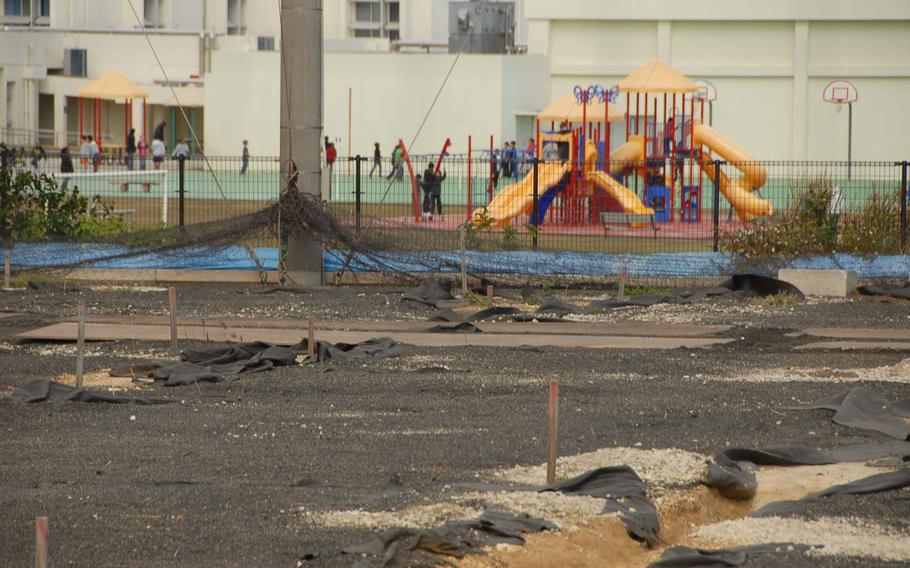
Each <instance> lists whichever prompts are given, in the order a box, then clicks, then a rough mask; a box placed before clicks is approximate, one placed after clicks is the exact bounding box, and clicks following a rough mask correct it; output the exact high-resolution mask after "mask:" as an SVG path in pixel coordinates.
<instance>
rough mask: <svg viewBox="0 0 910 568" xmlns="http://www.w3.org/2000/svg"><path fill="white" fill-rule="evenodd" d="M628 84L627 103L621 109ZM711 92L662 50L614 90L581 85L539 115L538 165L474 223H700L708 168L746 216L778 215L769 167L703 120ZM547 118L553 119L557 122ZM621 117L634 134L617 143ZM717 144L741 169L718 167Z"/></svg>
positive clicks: (721, 155) (723, 155)
mask: <svg viewBox="0 0 910 568" xmlns="http://www.w3.org/2000/svg"><path fill="white" fill-rule="evenodd" d="M621 93H625V99H626V110H625V111H624V112H622V111H619V110H618V109H616V102H617V99H618V98H619V96H620V94H621ZM633 93H634V94H635V97H634V114H633V112H632V109H633V106H632V104H633V100H632V94H633ZM704 102H705V97H704V96H703V87H700V86H699V85H698V84H696V83H695V82H693V81H691V80H690V79H689V78H687V77H685V76H683V75H681V74H679V73H677V72H676V71H674V70H673V69H671V68H670V67H669V66H667V65H666V64H665V63H663V62H661V61H660V60H657V59H655V60H653V61H651V62H650V63H648V64H647V65H645V66H644V67H642V68H640V69H638V70H637V71H635V72H633V73H632V74H631V75H629V76H628V77H626V78H625V79H623V80H622V81H620V82H619V83H618V84H617V85H616V86H614V87H613V88H611V89H609V90H605V89H604V88H603V87H600V86H597V85H594V86H590V87H588V88H583V87H581V86H576V87H575V90H574V93H572V94H570V95H567V96H566V97H564V98H563V99H560V100H559V101H557V102H556V103H554V104H553V105H551V106H550V107H548V108H547V109H545V110H544V111H543V112H541V113H540V114H539V115H538V117H537V138H536V142H537V147H536V158H537V160H538V166H537V171H536V174H535V172H534V171H533V169H532V171H531V172H530V173H528V174H527V175H526V177H525V178H524V179H522V180H521V181H519V182H518V183H515V184H512V185H509V186H506V187H503V188H502V189H500V190H499V191H498V192H497V193H496V194H495V196H493V197H492V198H491V200H490V203H489V204H488V205H487V206H486V207H481V208H478V209H477V210H475V211H474V213H473V218H474V221H475V223H480V222H481V221H482V219H484V218H486V219H492V220H493V223H494V224H495V225H497V226H510V225H511V224H512V223H513V221H515V220H516V219H521V218H527V219H528V222H529V223H531V224H533V225H535V226H539V225H541V224H544V223H547V224H555V225H585V224H592V223H603V224H604V226H605V227H606V224H607V223H608V222H617V223H624V224H626V225H628V226H629V227H636V226H643V225H644V224H646V223H647V222H648V221H650V223H651V225H652V226H654V227H657V226H658V224H661V223H673V222H679V223H701V221H702V212H703V209H704V205H703V197H704V194H705V191H704V184H703V182H702V180H703V178H707V179H709V180H710V181H711V182H712V183H716V185H717V188H718V190H719V191H720V193H721V194H722V195H723V196H724V197H725V198H726V200H727V201H728V202H729V203H730V205H731V206H732V208H733V210H734V211H735V212H736V215H737V216H738V218H739V219H740V220H741V221H748V220H750V219H753V218H755V217H762V216H768V215H771V214H772V212H773V208H772V206H771V203H770V201H767V200H765V199H762V198H761V197H759V196H758V195H756V194H755V192H756V190H758V189H760V188H761V187H762V186H764V184H765V182H766V180H767V173H766V171H765V169H764V167H763V166H762V165H761V164H759V163H757V161H756V158H755V157H754V156H753V155H752V154H750V153H749V152H748V151H747V150H745V149H744V148H742V147H740V146H739V145H737V144H736V143H735V142H733V141H732V140H730V139H729V138H727V137H726V136H724V135H723V134H721V133H720V132H718V131H717V130H715V129H714V128H713V127H711V126H708V125H707V124H705V123H704ZM696 103H697V104H696ZM696 111H697V112H696ZM542 121H543V122H544V123H546V122H547V121H549V122H550V125H549V129H548V130H542V129H541V122H542ZM616 122H623V123H624V126H625V135H624V142H623V143H622V144H621V145H619V146H618V147H617V148H616V149H615V150H614V149H611V143H612V142H613V140H612V139H613V137H614V135H613V133H612V130H613V129H612V125H613V123H616ZM712 154H713V155H714V156H716V157H717V158H719V159H721V160H724V161H727V162H730V163H731V165H732V166H733V167H735V168H736V169H737V170H739V173H740V175H739V177H736V178H733V179H731V177H730V176H728V175H727V174H726V173H725V172H724V171H723V170H722V169H721V168H715V163H714V160H715V158H714V157H712ZM535 175H536V177H537V183H536V186H537V191H536V200H535ZM715 178H717V179H715ZM535 201H536V211H535V210H534V208H535ZM655 230H656V229H655Z"/></svg>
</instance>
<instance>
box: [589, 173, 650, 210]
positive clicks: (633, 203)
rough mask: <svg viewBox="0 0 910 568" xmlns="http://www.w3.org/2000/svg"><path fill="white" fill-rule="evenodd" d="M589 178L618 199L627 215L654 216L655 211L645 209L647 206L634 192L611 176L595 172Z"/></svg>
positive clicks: (648, 208)
mask: <svg viewBox="0 0 910 568" xmlns="http://www.w3.org/2000/svg"><path fill="white" fill-rule="evenodd" d="M588 177H590V178H591V181H593V182H594V183H595V184H596V185H597V186H599V187H602V188H603V190H604V191H606V192H607V193H608V194H609V195H610V196H611V197H613V198H614V199H616V201H618V202H619V204H620V206H622V210H623V211H625V212H626V213H644V214H647V215H653V214H654V210H653V209H651V208H650V207H645V204H644V203H642V202H641V200H640V199H639V198H638V196H637V195H635V193H633V192H632V190H630V189H629V188H628V187H626V186H624V185H623V184H621V183H619V182H618V181H616V180H615V179H613V176H611V175H610V174H607V173H604V172H598V171H594V172H591V173H589V174H588Z"/></svg>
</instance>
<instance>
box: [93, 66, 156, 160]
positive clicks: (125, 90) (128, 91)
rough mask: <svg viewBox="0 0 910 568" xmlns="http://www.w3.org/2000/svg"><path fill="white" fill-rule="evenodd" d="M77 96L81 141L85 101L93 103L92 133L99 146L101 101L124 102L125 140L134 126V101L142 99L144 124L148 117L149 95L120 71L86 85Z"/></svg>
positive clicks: (143, 132) (113, 71)
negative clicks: (147, 103) (147, 104)
mask: <svg viewBox="0 0 910 568" xmlns="http://www.w3.org/2000/svg"><path fill="white" fill-rule="evenodd" d="M76 96H77V97H78V98H79V139H80V140H81V139H82V136H83V132H84V122H83V113H82V107H83V101H84V100H85V99H90V100H92V101H93V104H92V114H93V117H92V119H93V120H92V132H93V135H94V137H95V139H96V140H97V141H98V144H99V145H101V133H102V129H101V101H121V100H122V101H124V105H125V113H126V115H125V121H124V123H125V133H124V140H125V139H126V135H127V134H128V133H129V131H130V129H131V128H132V126H133V101H134V100H136V99H141V100H142V103H143V108H142V111H143V112H142V116H143V122H144V121H145V120H144V119H145V117H146V116H148V108H147V106H146V101H147V100H148V96H149V93H148V91H146V90H145V89H143V88H142V87H140V86H139V85H137V84H136V83H134V82H132V81H130V80H129V79H127V78H126V77H125V76H123V74H121V73H120V72H119V71H116V70H111V71H108V72H107V73H105V74H104V75H102V76H101V77H99V78H97V79H95V80H94V81H92V82H91V83H89V84H87V85H85V86H84V87H82V88H81V89H79V90H78V91H76ZM142 135H143V136H144V135H145V128H143V129H142Z"/></svg>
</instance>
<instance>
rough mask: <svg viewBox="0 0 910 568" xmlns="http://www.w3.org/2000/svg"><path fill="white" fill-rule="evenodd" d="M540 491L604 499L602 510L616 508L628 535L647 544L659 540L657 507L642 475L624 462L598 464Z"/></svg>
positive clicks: (652, 543) (606, 511)
mask: <svg viewBox="0 0 910 568" xmlns="http://www.w3.org/2000/svg"><path fill="white" fill-rule="evenodd" d="M541 491H542V492H543V491H556V492H559V493H568V494H571V495H587V496H589V497H598V498H600V499H606V500H607V503H606V505H605V506H604V512H605V513H614V512H618V513H619V517H620V519H621V520H622V522H623V524H624V525H625V526H626V530H627V531H628V532H629V536H631V537H632V538H634V539H635V540H639V541H642V542H645V543H647V544H648V546H652V545H654V544H656V543H657V542H658V538H657V533H658V532H659V531H660V520H659V519H658V517H657V509H656V508H655V507H654V505H653V504H652V503H651V501H649V500H648V494H647V491H646V490H645V484H644V483H643V482H642V480H641V478H640V477H638V474H637V473H635V470H634V469H632V468H631V467H629V466H627V465H619V466H611V467H601V468H598V469H595V470H592V471H589V472H587V473H583V474H582V475H579V476H577V477H573V478H571V479H567V480H565V481H561V482H559V483H554V484H553V485H549V486H547V487H545V488H543V489H541Z"/></svg>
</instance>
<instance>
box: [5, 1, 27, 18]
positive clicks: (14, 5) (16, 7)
mask: <svg viewBox="0 0 910 568" xmlns="http://www.w3.org/2000/svg"><path fill="white" fill-rule="evenodd" d="M3 15H4V16H11V17H19V18H27V17H28V16H30V15H31V0H3Z"/></svg>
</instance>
